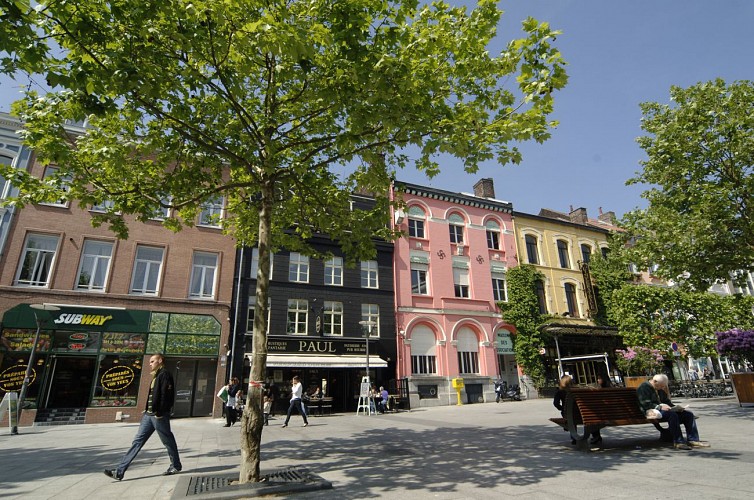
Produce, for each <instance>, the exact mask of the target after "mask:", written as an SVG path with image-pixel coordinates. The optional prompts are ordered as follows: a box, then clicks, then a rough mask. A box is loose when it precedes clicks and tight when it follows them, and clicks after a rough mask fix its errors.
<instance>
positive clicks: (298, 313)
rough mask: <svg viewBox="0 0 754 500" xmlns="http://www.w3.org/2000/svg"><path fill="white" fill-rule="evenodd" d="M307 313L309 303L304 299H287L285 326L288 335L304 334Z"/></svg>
mask: <svg viewBox="0 0 754 500" xmlns="http://www.w3.org/2000/svg"><path fill="white" fill-rule="evenodd" d="M308 314H309V303H308V302H307V301H305V300H299V299H290V300H288V322H287V324H286V327H285V331H286V333H288V334H289V335H306V322H307V319H308Z"/></svg>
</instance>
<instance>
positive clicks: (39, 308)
mask: <svg viewBox="0 0 754 500" xmlns="http://www.w3.org/2000/svg"><path fill="white" fill-rule="evenodd" d="M29 307H31V308H32V309H33V310H34V319H35V320H36V322H37V333H36V334H35V335H34V344H32V346H31V353H29V362H28V363H27V364H26V374H25V375H24V382H23V384H22V385H21V392H20V393H19V395H18V408H17V410H16V411H17V413H16V415H17V418H16V426H15V427H13V428H12V429H11V431H10V433H11V434H14V435H15V434H18V425H19V424H20V423H21V411H22V410H23V409H24V400H25V399H26V391H28V389H29V381H30V379H31V370H32V367H33V366H34V355H35V354H36V352H37V344H39V333H40V331H41V330H42V324H43V323H44V322H45V321H46V320H47V319H48V318H45V317H43V318H40V317H39V314H38V313H37V311H59V310H60V308H59V307H58V306H53V305H50V304H30V305H29Z"/></svg>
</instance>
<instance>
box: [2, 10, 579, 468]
mask: <svg viewBox="0 0 754 500" xmlns="http://www.w3.org/2000/svg"><path fill="white" fill-rule="evenodd" d="M500 15H501V11H500V10H498V9H497V2H496V1H494V0H480V1H479V5H478V7H477V8H475V9H473V10H471V11H468V12H467V10H466V8H465V7H453V6H450V5H448V4H446V3H444V2H434V3H432V4H431V5H423V4H420V3H419V2H418V1H416V0H405V1H395V2H385V1H383V0H349V1H335V2H334V1H332V0H266V1H259V0H225V1H217V0H164V1H160V2H144V1H143V0H79V1H76V2H70V1H66V0H50V1H41V2H35V5H34V6H33V7H32V6H30V1H29V0H2V3H0V21H2V22H0V26H2V28H1V31H0V35H8V36H0V56H2V58H0V62H2V65H3V66H2V70H3V71H5V72H12V71H27V72H29V73H41V74H43V75H44V77H45V78H46V79H47V82H48V84H49V85H50V86H51V87H52V88H54V92H51V93H48V94H46V95H37V94H35V93H33V92H31V93H29V94H28V95H27V96H26V98H25V99H24V100H23V101H20V102H18V103H16V104H15V105H14V107H13V111H14V113H16V114H18V115H19V116H20V117H21V118H22V119H23V120H24V122H25V130H24V136H23V137H24V140H25V141H26V143H27V145H28V146H29V147H31V148H33V149H34V150H35V152H36V154H37V157H38V159H39V160H41V161H42V162H43V163H54V164H55V165H56V166H57V167H59V168H58V170H57V173H56V174H55V175H54V176H52V177H50V178H46V179H42V180H40V179H37V178H34V177H32V176H30V175H29V173H28V172H22V171H16V170H13V169H11V168H2V175H3V176H4V177H6V178H7V179H9V180H11V181H12V182H13V183H14V185H15V186H17V187H18V188H19V195H18V197H17V198H16V199H15V200H9V202H12V203H18V204H20V205H22V204H24V203H33V202H39V201H44V200H50V199H61V198H63V199H77V200H79V201H80V202H82V203H83V204H84V205H88V204H92V205H93V204H101V203H102V202H104V201H105V200H107V201H108V202H111V203H112V205H111V208H110V209H109V210H108V211H107V213H105V214H102V215H101V216H100V217H99V218H98V219H97V220H96V222H97V223H106V224H109V225H110V227H111V228H112V229H113V230H114V231H116V232H117V233H118V234H119V235H121V236H126V235H127V232H128V227H127V224H126V223H125V222H124V219H123V216H124V215H128V214H130V215H134V216H135V217H136V218H137V219H141V220H143V219H147V218H150V217H153V216H154V215H155V214H156V213H158V212H159V211H160V210H161V208H165V207H167V208H171V209H172V211H171V212H170V214H169V216H168V217H165V219H164V221H165V222H164V224H165V225H166V226H167V227H169V228H171V229H176V230H177V229H180V227H182V226H183V225H186V224H192V223H193V221H194V220H195V216H196V214H197V213H198V212H199V210H200V209H201V207H202V204H203V203H206V202H208V201H211V200H216V199H217V198H218V197H224V198H225V208H226V213H227V217H226V218H225V219H223V221H222V222H223V224H224V227H225V229H226V231H228V233H229V234H232V235H233V236H235V238H236V239H237V241H238V242H239V244H246V245H257V246H258V247H259V266H258V269H259V271H258V275H257V291H256V308H257V311H256V313H255V320H254V321H255V322H254V332H255V333H254V340H253V342H254V360H253V363H252V373H251V379H252V381H261V380H263V378H264V374H265V370H266V352H267V347H266V340H267V339H266V334H265V332H266V331H267V324H266V322H267V316H268V315H267V307H268V306H267V304H268V300H267V297H268V293H267V287H268V284H269V275H268V273H269V255H270V250H271V248H275V247H285V248H288V249H289V250H294V251H302V252H306V253H310V254H313V253H314V252H313V249H312V248H311V247H309V245H308V244H307V240H308V238H309V237H310V236H311V235H312V234H314V233H315V232H322V233H326V234H328V235H330V236H331V237H332V238H333V239H334V240H335V241H337V242H339V243H340V245H341V246H342V247H343V249H344V250H345V251H346V254H347V255H348V257H349V258H351V259H352V260H356V259H359V258H364V257H368V256H371V255H373V253H374V247H373V244H372V238H374V237H375V236H376V237H383V238H394V237H396V236H397V235H396V234H394V233H391V232H390V231H389V230H388V229H386V227H387V220H388V219H387V216H388V213H389V211H388V209H387V208H388V205H389V203H390V200H389V199H388V193H389V189H388V187H389V183H390V180H391V177H392V176H394V175H395V172H396V170H397V169H400V168H402V167H405V166H412V167H416V168H418V169H420V170H422V171H424V172H426V173H427V175H429V176H432V175H434V174H436V173H437V172H438V171H439V169H440V165H439V163H438V155H442V154H444V155H450V156H453V157H456V158H459V159H461V161H462V162H463V164H464V169H465V170H466V171H467V172H471V173H473V172H475V171H476V170H477V168H478V165H479V163H480V162H482V161H487V160H497V161H498V162H500V163H502V164H504V163H508V162H518V161H519V160H520V153H519V152H518V150H517V149H516V147H515V144H516V143H517V142H519V141H526V140H536V141H544V140H545V139H547V138H548V137H549V134H550V129H551V128H552V127H553V126H554V125H555V123H554V122H553V121H551V120H549V119H548V115H549V114H550V113H551V111H552V108H553V93H554V92H555V91H557V90H558V89H560V88H562V87H563V86H564V85H565V83H566V79H567V77H566V73H565V70H564V65H565V63H564V61H563V59H562V57H561V55H560V53H559V51H558V50H557V48H556V47H555V46H554V44H553V41H554V40H555V37H556V35H557V34H558V32H557V31H554V30H552V29H551V28H550V26H549V25H548V24H547V23H542V22H538V21H536V20H534V19H531V18H530V19H526V20H524V21H523V23H522V28H523V34H522V36H521V38H518V39H514V40H512V41H511V42H510V43H509V44H508V45H507V46H506V47H505V48H504V49H503V50H502V52H501V53H499V54H492V53H490V52H489V50H488V45H489V43H490V41H491V40H492V39H493V37H495V36H496V35H497V33H496V27H497V23H498V21H499V18H500ZM84 121H85V122H86V124H87V127H85V128H81V129H79V130H77V131H76V133H75V134H74V133H72V132H71V129H70V127H66V125H70V124H71V123H81V122H84ZM342 172H348V173H347V174H345V173H342ZM354 191H361V192H369V193H373V194H374V196H375V201H376V205H375V208H374V210H371V211H368V210H353V209H352V206H351V204H350V203H349V201H350V200H349V196H350V194H351V193H352V192H354ZM248 397H249V401H250V404H247V406H246V408H247V414H248V419H247V418H246V416H245V417H244V421H243V426H244V435H245V436H246V439H245V440H244V441H243V442H242V457H243V460H242V468H241V481H243V482H246V481H248V480H257V479H258V478H259V443H260V441H261V432H262V423H263V421H262V416H261V410H260V408H261V390H260V389H259V387H258V386H252V387H250V390H249V391H248Z"/></svg>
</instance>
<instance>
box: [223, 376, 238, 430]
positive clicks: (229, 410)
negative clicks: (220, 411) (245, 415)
mask: <svg viewBox="0 0 754 500" xmlns="http://www.w3.org/2000/svg"><path fill="white" fill-rule="evenodd" d="M226 387H227V389H228V399H227V400H226V401H225V425H224V426H223V427H230V426H231V425H233V424H235V423H236V420H238V416H237V415H238V414H237V413H236V395H237V394H238V390H239V389H240V388H241V384H240V383H239V381H238V377H232V378H231V379H230V381H229V382H228V385H227V386H226Z"/></svg>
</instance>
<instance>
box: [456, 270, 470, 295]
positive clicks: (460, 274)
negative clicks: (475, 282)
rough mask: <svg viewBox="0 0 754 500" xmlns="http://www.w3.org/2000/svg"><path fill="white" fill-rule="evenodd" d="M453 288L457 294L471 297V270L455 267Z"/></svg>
mask: <svg viewBox="0 0 754 500" xmlns="http://www.w3.org/2000/svg"><path fill="white" fill-rule="evenodd" d="M453 289H454V290H455V296H456V297H461V298H465V299H468V298H469V270H468V269H461V268H458V267H454V268H453Z"/></svg>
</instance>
